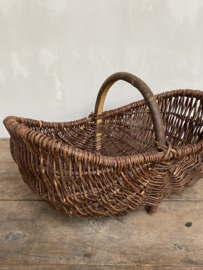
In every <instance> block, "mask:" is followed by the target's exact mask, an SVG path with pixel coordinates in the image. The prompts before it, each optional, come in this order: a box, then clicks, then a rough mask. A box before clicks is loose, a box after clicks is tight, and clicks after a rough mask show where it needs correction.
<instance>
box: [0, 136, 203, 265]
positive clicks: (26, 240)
mask: <svg viewBox="0 0 203 270" xmlns="http://www.w3.org/2000/svg"><path fill="white" fill-rule="evenodd" d="M202 189H203V180H200V181H199V182H198V183H197V184H196V185H195V186H194V187H193V188H190V189H186V190H184V191H182V192H180V193H177V194H171V195H170V196H169V197H168V198H166V199H165V200H164V201H163V203H162V204H161V205H160V207H159V210H158V212H157V214H155V215H153V216H150V215H148V214H146V212H145V210H137V211H134V212H132V213H130V214H128V215H127V216H126V217H122V218H116V219H112V218H100V219H94V218H89V219H86V218H67V217H64V216H62V215H61V214H60V213H58V212H56V211H54V210H52V209H51V208H50V207H49V206H48V205H47V204H46V203H45V202H44V201H41V199H40V198H38V197H37V196H36V195H34V194H33V193H32V192H31V191H30V190H29V188H28V187H27V186H26V184H25V183H24V182H23V180H22V179H21V176H20V174H19V172H18V168H17V166H16V164H15V163H14V162H13V160H12V158H11V156H10V153H9V143H8V139H0V270H2V269H5V270H6V269H22V270H24V269H28V270H29V269H32V270H34V269H39V270H41V269H43V270H47V269H50V270H52V269H62V270H63V269H68V270H70V269H76V270H79V269H80V270H87V269H90V270H91V269H94V270H106V269H112V270H115V269H118V270H121V269H127V270H131V269H142V270H150V269H151V270H155V269H158V270H159V269H163V270H172V269H181V270H182V269H186V270H189V269H190V270H192V269H194V270H195V269H198V270H199V269H203V225H202V224H203V192H202Z"/></svg>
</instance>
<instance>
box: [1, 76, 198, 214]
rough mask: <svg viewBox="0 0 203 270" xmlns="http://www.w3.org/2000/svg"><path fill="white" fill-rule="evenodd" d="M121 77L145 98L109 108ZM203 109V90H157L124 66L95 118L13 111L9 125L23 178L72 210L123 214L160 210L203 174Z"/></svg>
mask: <svg viewBox="0 0 203 270" xmlns="http://www.w3.org/2000/svg"><path fill="white" fill-rule="evenodd" d="M118 80H124V81H126V82H128V83H130V84H132V85H133V86H135V87H136V88H137V89H138V90H139V91H140V92H141V93H142V95H143V96H144V99H145V100H141V101H138V102H135V103H131V104H129V105H127V106H123V107H121V108H118V109H115V110H111V111H107V112H102V110H103V104H104V100H105V97H106V94H107V92H108V90H109V88H110V87H111V86H112V85H113V84H114V83H115V82H116V81H118ZM202 114H203V92H201V91H194V90H176V91H171V92H167V93H162V94H159V95H157V96H154V95H153V93H152V92H151V90H150V89H149V87H148V86H147V85H146V84H145V83H144V82H143V81H141V80H140V79H139V78H137V77H135V76H133V75H131V74H128V73H123V72H122V73H116V74H113V75H112V76H110V77H109V78H108V79H107V80H106V81H105V82H104V84H103V85H102V87H101V89H100V91H99V94H98V97H97V101H96V106H95V112H94V113H92V114H91V115H90V116H89V118H83V119H81V120H78V121H73V122H67V123H62V122H61V123H48V122H44V121H36V120H31V119H26V118H21V117H15V116H9V117H7V118H6V119H5V120H4V124H5V126H6V128H7V130H8V132H9V133H10V136H11V140H10V143H11V153H12V156H13V158H14V160H15V162H16V163H17V164H18V166H19V170H20V173H21V174H22V177H23V180H24V182H25V183H26V184H27V185H28V186H29V187H30V189H31V190H32V191H33V192H34V193H35V194H37V195H38V196H40V197H41V198H43V199H44V200H45V201H46V202H47V203H48V204H49V205H50V206H51V207H52V208H54V209H56V210H58V211H59V212H61V213H62V214H65V215H67V216H85V217H90V216H92V217H101V216H111V217H118V216H124V215H126V214H127V213H129V212H130V211H132V210H134V209H136V208H142V207H143V206H148V211H149V212H150V213H155V212H156V210H157V207H158V206H159V204H160V203H161V201H162V199H163V198H164V197H166V196H168V195H169V194H170V193H171V192H177V191H180V190H182V189H183V188H184V187H189V186H192V185H193V184H194V183H195V182H196V181H197V180H198V179H199V178H201V177H202V176H203V163H202V154H201V153H202V149H203V140H202V125H203V121H202ZM163 123H164V124H163ZM164 127H165V128H164Z"/></svg>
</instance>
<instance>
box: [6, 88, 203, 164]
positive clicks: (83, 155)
mask: <svg viewBox="0 0 203 270" xmlns="http://www.w3.org/2000/svg"><path fill="white" fill-rule="evenodd" d="M181 94H185V95H186V96H188V95H189V96H191V97H198V96H199V97H200V98H203V91H200V90H191V89H179V90H172V91H167V92H163V93H160V94H157V95H155V97H156V99H159V98H161V97H164V98H165V97H170V96H171V97H173V96H176V95H181ZM145 103H146V102H145V100H144V99H143V100H140V101H136V102H133V103H130V104H128V105H124V106H122V107H119V108H117V109H113V110H109V111H104V112H103V113H102V114H100V115H97V117H103V116H105V115H106V114H108V116H113V114H115V113H118V112H119V111H123V110H124V109H126V110H130V109H132V108H133V107H137V106H142V105H144V104H145ZM91 115H92V116H91ZM91 115H90V116H91V117H94V114H91ZM27 121H32V123H33V124H35V125H36V126H39V127H42V126H44V125H45V126H46V127H52V128H57V127H58V125H59V124H60V125H62V126H64V127H67V126H72V125H75V124H80V123H81V124H83V123H85V122H89V121H90V118H86V117H85V118H82V119H79V120H76V121H69V122H45V121H40V120H34V119H29V118H23V117H17V116H7V117H6V118H5V119H4V121H3V123H4V125H5V127H6V128H7V130H8V132H9V134H10V137H11V138H10V139H13V137H15V138H16V137H17V139H18V141H19V140H20V143H23V144H26V145H27V147H28V148H29V145H28V144H33V143H35V145H37V146H39V147H40V148H41V147H43V148H44V149H48V150H51V151H52V152H54V153H60V154H61V155H62V156H64V157H67V156H68V157H75V158H77V159H78V160H81V161H84V162H85V163H87V162H89V163H94V164H96V165H103V166H105V167H110V166H111V167H112V166H113V167H118V168H121V167H123V166H132V165H138V164H140V165H141V164H146V163H151V162H156V163H158V162H160V161H162V160H164V161H167V160H170V159H173V158H174V159H176V158H181V157H184V156H186V155H191V154H196V153H198V152H200V151H202V150H203V139H202V140H200V141H198V142H196V143H192V144H185V145H183V146H175V147H173V148H172V149H171V151H170V153H169V154H168V155H167V158H166V159H165V158H164V157H165V154H166V150H167V149H166V150H165V151H163V150H162V151H159V150H158V149H157V150H153V151H151V152H147V153H143V154H135V155H129V156H117V157H110V156H104V155H101V154H98V153H96V152H89V151H87V150H82V149H79V148H77V147H75V146H69V145H67V144H65V143H63V142H61V141H59V140H57V139H51V138H49V137H47V136H46V135H44V134H43V133H41V132H39V131H36V130H32V129H30V127H27V126H26V124H25V123H26V122H27ZM13 130H15V134H14V133H13ZM16 134H17V135H18V136H16ZM27 143H28V144H27Z"/></svg>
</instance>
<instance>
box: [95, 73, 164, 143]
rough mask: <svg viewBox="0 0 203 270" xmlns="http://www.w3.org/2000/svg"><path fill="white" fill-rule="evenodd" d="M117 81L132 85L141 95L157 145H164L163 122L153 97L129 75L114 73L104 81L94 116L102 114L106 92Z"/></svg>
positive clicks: (144, 86) (145, 87)
mask: <svg viewBox="0 0 203 270" xmlns="http://www.w3.org/2000/svg"><path fill="white" fill-rule="evenodd" d="M119 80H123V81H126V82H128V83H130V84H132V85H133V86H134V87H136V88H137V89H138V90H139V91H140V93H141V94H142V95H143V97H144V99H145V101H146V103H147V105H148V107H149V110H150V113H151V117H152V122H153V125H154V131H155V139H156V141H158V142H159V143H161V144H164V145H165V144H166V137H165V132H164V126H163V121H162V118H161V112H160V109H159V106H158V104H157V102H156V99H155V96H154V94H153V93H152V91H151V90H150V88H149V87H148V86H147V85H146V83H144V82H143V81H142V80H141V79H140V78H138V77H136V76H134V75H132V74H130V73H126V72H118V73H114V74H113V75H111V76H110V77H108V78H107V79H106V81H105V82H104V83H103V84H102V86H101V88H100V90H99V93H98V96H97V100H96V104H95V114H101V113H102V112H103V106H104V101H105V98H106V95H107V93H108V90H109V88H110V87H111V86H112V85H113V84H114V83H115V82H117V81H119Z"/></svg>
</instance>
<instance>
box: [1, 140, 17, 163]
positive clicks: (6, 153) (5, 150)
mask: <svg viewBox="0 0 203 270" xmlns="http://www.w3.org/2000/svg"><path fill="white" fill-rule="evenodd" d="M1 162H12V163H13V162H14V161H13V158H12V156H11V154H10V139H8V138H5V139H0V163H1Z"/></svg>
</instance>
